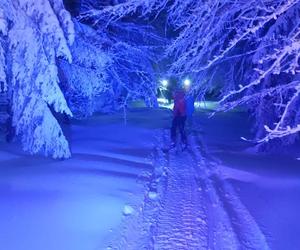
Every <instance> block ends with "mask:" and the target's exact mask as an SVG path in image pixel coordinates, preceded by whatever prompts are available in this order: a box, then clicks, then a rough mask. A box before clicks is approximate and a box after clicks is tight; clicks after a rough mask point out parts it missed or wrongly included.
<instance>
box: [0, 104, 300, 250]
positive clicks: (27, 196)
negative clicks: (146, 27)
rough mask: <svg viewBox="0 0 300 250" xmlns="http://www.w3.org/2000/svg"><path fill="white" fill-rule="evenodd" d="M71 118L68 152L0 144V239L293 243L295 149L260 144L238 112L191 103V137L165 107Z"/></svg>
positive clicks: (15, 245)
mask: <svg viewBox="0 0 300 250" xmlns="http://www.w3.org/2000/svg"><path fill="white" fill-rule="evenodd" d="M127 118H128V121H127V125H125V124H124V120H123V117H122V114H114V115H97V116H95V117H93V118H91V119H89V120H87V121H80V122H79V121H72V124H71V126H70V127H69V126H66V128H65V132H66V134H67V136H68V137H69V139H70V140H71V142H72V143H71V145H72V152H73V157H72V159H70V160H66V161H55V160H50V159H45V158H42V157H37V156H28V155H26V154H25V153H23V152H21V151H20V150H19V149H18V147H19V146H18V145H17V143H13V144H5V143H3V142H1V143H0V150H1V151H0V171H1V173H0V221H1V224H0V249H5V250H24V249H26V250H27V249H30V250H40V249H43V250H48V249H49V250H54V249H55V250H94V249H268V248H270V249H292V250H293V249H295V250H296V249H299V248H300V239H299V237H298V235H299V233H300V225H299V224H298V223H297V222H298V221H300V215H298V214H299V213H298V211H300V210H299V209H300V199H299V198H298V197H297V196H298V194H299V191H300V169H299V161H297V160H296V158H297V155H291V154H290V155H275V156H268V155H259V154H254V153H253V152H251V150H248V147H249V146H250V145H249V144H247V143H245V142H243V141H241V140H240V137H241V136H247V135H248V132H247V131H248V130H247V129H248V127H247V126H248V124H249V121H248V120H247V118H246V116H245V114H244V113H242V112H240V113H239V112H232V113H228V114H218V115H217V116H216V117H213V118H211V119H208V118H207V113H206V112H203V110H202V111H201V112H197V114H196V116H195V119H194V124H193V126H192V127H189V128H188V133H189V137H188V138H189V142H190V147H189V149H188V150H187V151H184V152H181V151H180V150H178V149H175V150H171V151H170V152H164V151H163V150H162V149H163V148H164V147H167V146H168V144H169V131H168V127H169V124H170V119H171V112H170V111H169V110H168V109H159V110H149V109H145V108H135V109H131V110H130V111H129V112H128V117H127Z"/></svg>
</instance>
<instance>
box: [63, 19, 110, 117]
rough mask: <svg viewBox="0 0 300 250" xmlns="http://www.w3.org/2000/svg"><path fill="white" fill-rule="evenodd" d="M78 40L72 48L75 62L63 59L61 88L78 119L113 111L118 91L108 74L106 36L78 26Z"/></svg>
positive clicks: (77, 24)
mask: <svg viewBox="0 0 300 250" xmlns="http://www.w3.org/2000/svg"><path fill="white" fill-rule="evenodd" d="M75 31H76V37H77V38H76V40H75V42H74V44H73V45H72V47H71V52H72V56H73V63H72V64H69V63H68V61H67V60H66V59H60V60H59V76H60V85H61V87H62V90H63V92H64V94H65V97H66V99H67V102H68V104H69V107H70V109H71V111H72V113H73V114H74V116H75V118H79V119H82V118H86V117H87V116H91V115H92V114H93V113H94V112H97V111H101V112H107V111H110V110H112V109H113V106H114V102H113V101H114V92H113V88H112V85H111V84H110V80H109V77H108V73H107V68H109V66H110V65H111V59H110V56H109V54H108V53H105V52H104V51H103V49H102V37H101V36H100V35H98V34H97V32H96V30H94V29H92V28H91V27H89V26H87V25H84V24H80V23H78V22H76V23H75Z"/></svg>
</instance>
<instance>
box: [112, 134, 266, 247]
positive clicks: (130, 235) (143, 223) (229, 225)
mask: <svg viewBox="0 0 300 250" xmlns="http://www.w3.org/2000/svg"><path fill="white" fill-rule="evenodd" d="M169 143H170V141H169V131H168V130H161V131H158V135H157V145H156V152H155V153H154V156H153V158H154V160H153V162H154V164H155V169H156V170H155V173H154V174H153V176H152V178H151V179H152V181H151V183H150V184H149V187H148V191H151V192H156V193H157V194H158V197H159V198H158V199H157V200H151V199H149V197H148V196H147V195H145V201H144V204H143V205H142V207H141V208H140V209H139V211H140V212H139V213H138V215H137V216H136V217H134V218H131V219H129V220H127V225H126V228H124V230H123V233H122V234H123V235H122V240H121V241H120V242H119V244H118V246H117V247H110V248H108V249H133V250H135V249H137V250H138V249H146V250H148V249H149V250H150V249H155V250H156V249H157V250H164V249H166V250H168V249H170V250H177V249H178V250H194V249H217V250H218V249H222V250H223V249H230V250H231V249H259V250H262V249H269V246H268V244H267V241H266V238H265V236H264V234H263V233H262V231H261V230H260V228H259V226H258V225H257V223H256V221H255V220H254V219H253V217H252V216H251V215H250V213H249V211H248V210H247V208H246V207H245V206H244V205H243V204H242V202H241V201H240V199H239V197H238V196H237V195H236V193H235V191H234V189H233V187H232V186H231V185H230V183H229V182H227V181H226V180H224V179H223V178H222V176H221V174H220V173H219V171H218V165H219V163H218V160H217V159H214V158H213V157H212V156H211V155H210V154H209V152H208V151H207V149H206V148H205V145H202V144H203V143H202V140H201V138H199V137H198V136H197V135H196V134H192V135H190V137H189V144H190V146H189V149H188V150H186V151H184V152H179V150H176V149H173V150H170V151H169V152H167V153H163V150H162V148H164V147H167V145H169ZM199 145H201V148H200V147H199ZM125 223H126V222H125Z"/></svg>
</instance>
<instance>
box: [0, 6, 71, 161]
mask: <svg viewBox="0 0 300 250" xmlns="http://www.w3.org/2000/svg"><path fill="white" fill-rule="evenodd" d="M0 7H1V10H2V12H1V13H4V20H5V21H9V22H10V23H11V25H10V28H9V29H8V33H7V37H6V40H7V42H8V44H9V53H10V55H9V56H10V57H11V68H10V69H9V70H10V72H11V82H10V83H9V84H10V85H11V89H12V93H13V96H12V103H13V106H12V113H13V124H12V125H13V126H14V127H15V129H16V133H17V134H18V135H20V136H21V138H22V143H23V147H24V149H25V150H26V151H28V152H30V153H38V152H40V153H44V154H45V155H49V156H52V157H54V158H67V157H70V150H69V145H68V142H67V140H66V138H65V136H64V134H63V132H62V129H61V127H60V125H59V123H58V121H57V120H56V118H55V116H54V113H65V114H66V115H69V116H71V115H72V113H71V111H70V109H69V108H68V106H67V103H66V100H65V98H64V95H63V93H62V92H61V90H60V87H59V85H58V83H59V81H58V70H57V66H56V59H57V58H58V57H63V58H66V59H67V60H68V61H70V62H71V61H72V56H71V53H70V50H69V46H70V45H71V44H72V42H73V40H74V30H73V25H72V21H71V17H70V15H69V14H68V12H66V11H65V10H64V8H63V3H62V1H61V0H58V1H57V0H55V1H52V0H22V1H14V2H13V3H11V1H7V0H4V1H2V3H1V5H0Z"/></svg>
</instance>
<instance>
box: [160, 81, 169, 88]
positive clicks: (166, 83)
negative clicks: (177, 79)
mask: <svg viewBox="0 0 300 250" xmlns="http://www.w3.org/2000/svg"><path fill="white" fill-rule="evenodd" d="M161 84H162V85H163V86H164V87H167V86H168V85H169V82H168V80H162V81H161Z"/></svg>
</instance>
